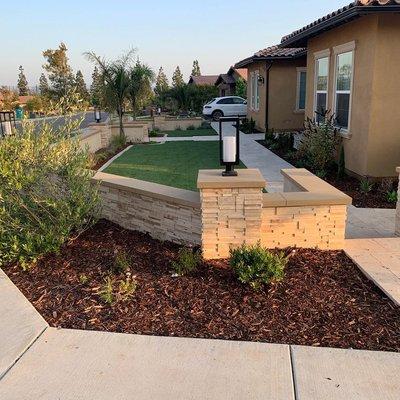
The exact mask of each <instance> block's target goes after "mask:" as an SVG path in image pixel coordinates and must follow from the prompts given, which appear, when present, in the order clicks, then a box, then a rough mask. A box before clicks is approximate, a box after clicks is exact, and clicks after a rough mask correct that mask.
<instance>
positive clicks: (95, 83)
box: [90, 65, 102, 106]
mask: <svg viewBox="0 0 400 400" xmlns="http://www.w3.org/2000/svg"><path fill="white" fill-rule="evenodd" d="M101 90H102V80H101V75H100V73H99V70H98V68H97V65H95V67H94V69H93V73H92V84H91V85H90V101H91V103H92V105H94V106H99V105H100V104H101V103H102V101H101V100H102V98H101V95H102V91H101Z"/></svg>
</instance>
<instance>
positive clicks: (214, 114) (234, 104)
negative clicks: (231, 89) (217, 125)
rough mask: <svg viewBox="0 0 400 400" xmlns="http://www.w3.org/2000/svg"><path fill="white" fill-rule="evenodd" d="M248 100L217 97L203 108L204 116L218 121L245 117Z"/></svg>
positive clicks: (233, 97)
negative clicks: (232, 117) (226, 118)
mask: <svg viewBox="0 0 400 400" xmlns="http://www.w3.org/2000/svg"><path fill="white" fill-rule="evenodd" d="M246 114H247V100H245V99H242V98H241V97H238V96H227V97H217V98H215V99H212V100H211V101H209V102H208V103H207V104H206V105H205V106H204V107H203V115H204V116H205V117H209V118H210V117H211V118H212V119H213V120H214V121H218V120H219V119H220V118H221V117H231V116H238V115H239V116H245V115H246Z"/></svg>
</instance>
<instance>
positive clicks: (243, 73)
mask: <svg viewBox="0 0 400 400" xmlns="http://www.w3.org/2000/svg"><path fill="white" fill-rule="evenodd" d="M235 72H236V73H237V74H239V75H240V76H241V77H242V78H243V79H244V80H245V81H247V68H235Z"/></svg>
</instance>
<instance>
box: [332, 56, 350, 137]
mask: <svg viewBox="0 0 400 400" xmlns="http://www.w3.org/2000/svg"><path fill="white" fill-rule="evenodd" d="M353 54H354V53H353V51H348V52H345V53H341V54H336V59H335V66H336V68H335V69H336V71H335V98H334V114H335V120H336V125H337V126H338V127H340V128H342V129H344V130H348V129H349V124H350V110H351V91H352V86H353V85H352V80H353V79H352V77H353Z"/></svg>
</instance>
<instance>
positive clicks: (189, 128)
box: [186, 125, 196, 131]
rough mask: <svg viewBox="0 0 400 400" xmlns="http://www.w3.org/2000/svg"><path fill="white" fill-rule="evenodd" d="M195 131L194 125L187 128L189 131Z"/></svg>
mask: <svg viewBox="0 0 400 400" xmlns="http://www.w3.org/2000/svg"><path fill="white" fill-rule="evenodd" d="M195 129H196V128H195V126H194V125H189V126H188V127H187V128H186V130H187V131H194V130H195Z"/></svg>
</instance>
